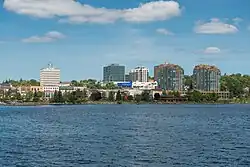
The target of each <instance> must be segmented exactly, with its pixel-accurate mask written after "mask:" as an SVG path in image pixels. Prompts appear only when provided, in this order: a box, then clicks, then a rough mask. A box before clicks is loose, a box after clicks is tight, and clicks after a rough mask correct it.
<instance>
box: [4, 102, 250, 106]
mask: <svg viewBox="0 0 250 167" xmlns="http://www.w3.org/2000/svg"><path fill="white" fill-rule="evenodd" d="M88 104H93V105H101V104H110V105H112V104H113V105H114V104H137V105H138V104H160V105H164V104H166V105H167V104H176V105H178V104H201V105H202V104H215V105H216V104H248V103H235V102H230V101H227V102H225V101H223V102H215V103H211V102H210V103H206V102H202V103H195V102H159V101H158V102H157V101H153V102H135V101H131V102H128V101H126V102H124V101H121V102H117V101H114V102H110V101H88V102H83V103H79V104H72V103H49V102H23V103H17V102H10V103H3V102H0V106H44V105H54V106H59V105H88Z"/></svg>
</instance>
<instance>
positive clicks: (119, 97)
mask: <svg viewBox="0 0 250 167" xmlns="http://www.w3.org/2000/svg"><path fill="white" fill-rule="evenodd" d="M115 99H116V101H121V100H122V95H121V92H120V90H118V92H117V93H116V98H115Z"/></svg>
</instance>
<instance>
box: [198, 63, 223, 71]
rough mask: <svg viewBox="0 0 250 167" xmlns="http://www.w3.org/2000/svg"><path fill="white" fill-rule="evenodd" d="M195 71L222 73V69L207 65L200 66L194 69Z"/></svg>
mask: <svg viewBox="0 0 250 167" xmlns="http://www.w3.org/2000/svg"><path fill="white" fill-rule="evenodd" d="M194 69H195V70H200V69H205V70H211V71H220V69H219V68H218V67H216V66H213V65H207V64H199V65H196V66H195V67H194Z"/></svg>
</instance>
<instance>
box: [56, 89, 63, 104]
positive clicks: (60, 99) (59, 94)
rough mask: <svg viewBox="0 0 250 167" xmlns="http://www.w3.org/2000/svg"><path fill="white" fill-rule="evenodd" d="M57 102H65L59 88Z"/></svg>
mask: <svg viewBox="0 0 250 167" xmlns="http://www.w3.org/2000/svg"><path fill="white" fill-rule="evenodd" d="M57 98H58V99H57V103H64V99H63V95H62V92H61V91H60V90H59V91H58V94H57Z"/></svg>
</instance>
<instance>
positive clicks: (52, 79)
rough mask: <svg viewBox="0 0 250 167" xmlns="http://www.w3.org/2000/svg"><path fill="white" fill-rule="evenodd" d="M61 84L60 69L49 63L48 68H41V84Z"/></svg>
mask: <svg viewBox="0 0 250 167" xmlns="http://www.w3.org/2000/svg"><path fill="white" fill-rule="evenodd" d="M59 84H60V69H58V68H54V67H53V65H52V64H48V67H47V68H42V69H41V70H40V85H41V86H42V87H46V86H57V87H58V86H59Z"/></svg>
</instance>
